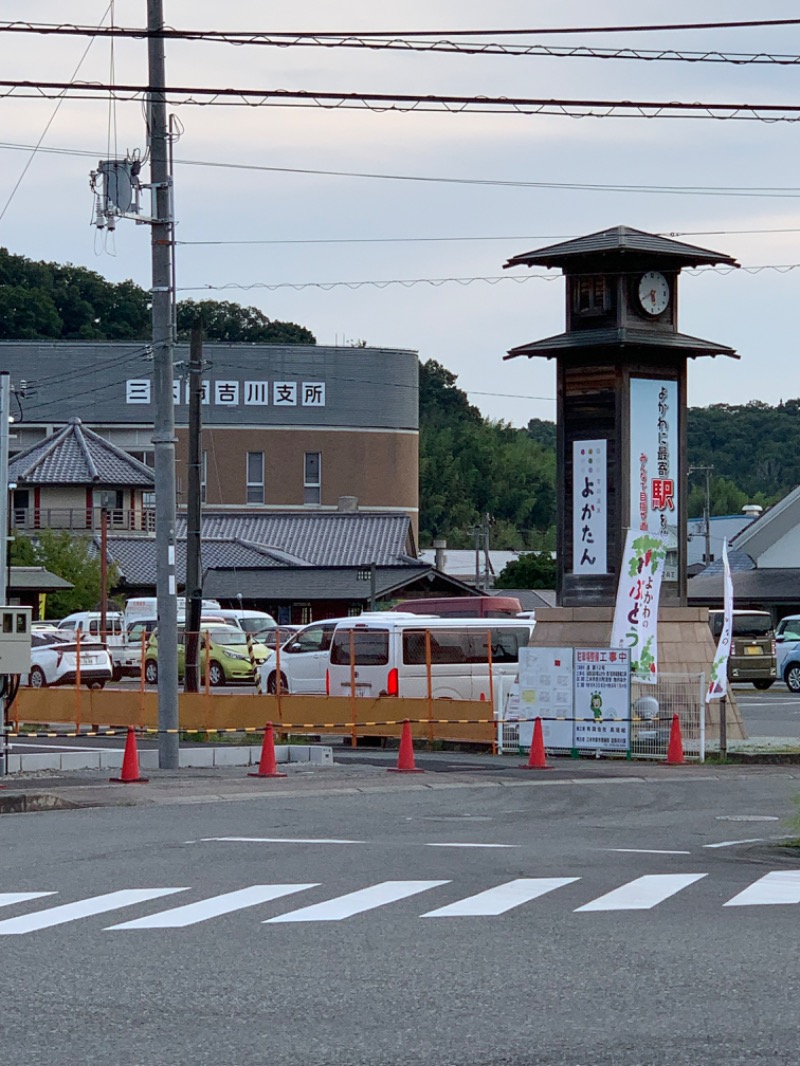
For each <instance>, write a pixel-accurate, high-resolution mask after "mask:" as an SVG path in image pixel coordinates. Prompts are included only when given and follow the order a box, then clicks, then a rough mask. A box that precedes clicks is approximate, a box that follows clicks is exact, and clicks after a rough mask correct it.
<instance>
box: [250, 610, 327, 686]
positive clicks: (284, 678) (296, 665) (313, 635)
mask: <svg viewBox="0 0 800 1066" xmlns="http://www.w3.org/2000/svg"><path fill="white" fill-rule="evenodd" d="M341 621H343V619H341V618H328V619H326V620H325V621H324V622H312V623H311V625H307V626H304V627H303V628H302V629H301V630H300V631H299V632H298V633H295V635H294V636H293V637H290V638H289V639H288V640H287V641H286V643H285V644H283V645H282V646H281V649H280V660H281V691H282V692H306V693H316V694H317V695H323V696H324V695H325V674H326V672H327V669H328V651H329V650H330V646H331V638H332V637H333V631H334V629H336V626H337V625H338V624H339V622H341ZM260 674H261V686H262V691H265V692H269V693H275V692H277V690H278V666H277V656H276V655H271V656H270V657H269V659H268V660H267V661H266V662H265V663H264V665H263V666H262V667H261V668H260Z"/></svg>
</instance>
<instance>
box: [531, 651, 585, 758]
mask: <svg viewBox="0 0 800 1066" xmlns="http://www.w3.org/2000/svg"><path fill="white" fill-rule="evenodd" d="M572 654H573V653H572V648H537V647H533V648H520V649H519V696H520V700H519V716H520V718H521V719H530V721H527V720H526V721H520V723H519V746H520V747H521V748H529V747H530V746H531V742H532V740H533V719H534V718H541V719H542V731H543V733H544V743H545V747H547V748H567V749H570V748H572V747H573V746H574V744H573V724H574V722H573V719H574V711H573V685H572ZM553 719H558V721H553Z"/></svg>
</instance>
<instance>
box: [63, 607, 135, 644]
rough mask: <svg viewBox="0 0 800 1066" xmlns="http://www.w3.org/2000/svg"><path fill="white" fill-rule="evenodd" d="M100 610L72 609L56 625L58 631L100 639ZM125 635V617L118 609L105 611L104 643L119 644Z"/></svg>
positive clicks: (88, 638) (87, 638) (90, 638)
mask: <svg viewBox="0 0 800 1066" xmlns="http://www.w3.org/2000/svg"><path fill="white" fill-rule="evenodd" d="M100 617H101V616H100V612H99V611H74V612H73V613H72V614H68V615H67V617H66V618H62V619H61V621H60V622H59V623H58V625H57V626H56V629H58V630H59V631H60V632H62V633H63V632H71V633H80V635H81V637H83V638H84V639H85V640H100ZM124 635H125V619H124V618H123V616H122V613H121V612H120V611H106V644H107V645H108V646H109V647H111V646H113V645H120V644H122V642H123V639H124Z"/></svg>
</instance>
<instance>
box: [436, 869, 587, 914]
mask: <svg viewBox="0 0 800 1066" xmlns="http://www.w3.org/2000/svg"><path fill="white" fill-rule="evenodd" d="M579 880H580V878H578V877H520V878H519V879H518V880H516V881H508V882H506V884H504V885H498V886H497V887H496V888H489V889H487V890H486V891H485V892H479V893H478V894H477V895H476V896H468V897H467V898H466V899H460V900H458V901H457V902H456V903H450V904H448V905H447V906H446V907H439V908H437V910H435V911H428V912H427V914H423V915H421V917H422V918H463V917H478V916H485V915H496V914H505V913H506V911H510V910H511V908H512V907H519V906H520V904H522V903H527V902H528V901H529V900H532V899H538V898H539V896H544V895H546V893H548V892H553V891H554V890H555V889H556V888H561V887H562V885H571V884H572V883H573V882H574V881H579Z"/></svg>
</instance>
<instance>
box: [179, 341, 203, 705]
mask: <svg viewBox="0 0 800 1066" xmlns="http://www.w3.org/2000/svg"><path fill="white" fill-rule="evenodd" d="M202 378H203V329H202V326H201V325H200V323H199V322H198V323H196V324H195V325H194V326H193V328H192V342H191V346H190V349H189V471H188V486H187V489H188V499H187V508H186V598H187V599H188V601H189V610H188V612H187V617H186V632H185V634H184V636H185V640H186V673H185V675H184V689H185V690H186V692H199V691H200V684H199V680H200V671H199V665H198V663H199V655H198V652H199V648H200V619H201V616H202V613H203V612H202V608H203V587H202V580H203V579H202V570H201V566H200V523H201V499H200V482H201V477H200V431H201V429H202V422H201V419H202V406H201V402H202V398H203V381H202Z"/></svg>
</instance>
